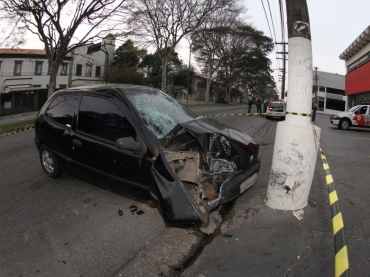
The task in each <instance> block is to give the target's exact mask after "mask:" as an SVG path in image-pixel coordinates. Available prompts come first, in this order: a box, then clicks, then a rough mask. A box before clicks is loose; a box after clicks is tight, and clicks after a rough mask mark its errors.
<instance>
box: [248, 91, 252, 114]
mask: <svg viewBox="0 0 370 277" xmlns="http://www.w3.org/2000/svg"><path fill="white" fill-rule="evenodd" d="M247 104H248V113H251V110H252V104H253V99H252V96H251V95H249V96H248V98H247Z"/></svg>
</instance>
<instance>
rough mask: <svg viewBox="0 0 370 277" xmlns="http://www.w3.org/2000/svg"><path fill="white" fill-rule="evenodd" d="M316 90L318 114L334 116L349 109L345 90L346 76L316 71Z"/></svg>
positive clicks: (314, 90)
mask: <svg viewBox="0 0 370 277" xmlns="http://www.w3.org/2000/svg"><path fill="white" fill-rule="evenodd" d="M313 79H314V88H313V92H314V95H315V94H316V93H317V95H316V100H317V103H318V112H322V113H325V114H333V113H335V112H338V111H345V110H346V109H347V96H346V95H345V90H344V87H345V85H344V75H340V74H336V73H329V72H322V71H316V70H315V71H314V72H313Z"/></svg>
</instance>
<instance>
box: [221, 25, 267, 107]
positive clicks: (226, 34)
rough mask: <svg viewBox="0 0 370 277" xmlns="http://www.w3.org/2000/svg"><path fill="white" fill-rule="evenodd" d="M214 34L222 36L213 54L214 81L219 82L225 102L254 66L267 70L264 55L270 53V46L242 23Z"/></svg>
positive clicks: (262, 37)
mask: <svg viewBox="0 0 370 277" xmlns="http://www.w3.org/2000/svg"><path fill="white" fill-rule="evenodd" d="M218 31H219V32H220V33H222V34H223V35H222V37H221V39H220V47H219V48H218V49H217V52H216V55H217V56H218V58H219V59H220V66H219V70H218V71H217V78H218V80H219V81H220V82H221V83H223V85H224V87H225V92H226V93H225V94H226V100H228V101H229V100H230V92H231V89H232V87H233V86H235V85H239V84H240V80H241V78H242V77H243V74H244V75H245V73H248V71H250V72H253V71H254V70H256V69H255V66H256V64H258V65H259V66H262V68H264V69H266V70H269V62H270V61H269V59H268V58H267V54H268V53H269V52H271V51H272V49H273V44H272V40H271V39H270V38H268V37H266V36H265V35H264V34H263V32H261V31H258V30H256V29H255V28H254V27H252V26H250V25H247V24H244V23H240V24H238V25H237V26H233V27H219V28H218Z"/></svg>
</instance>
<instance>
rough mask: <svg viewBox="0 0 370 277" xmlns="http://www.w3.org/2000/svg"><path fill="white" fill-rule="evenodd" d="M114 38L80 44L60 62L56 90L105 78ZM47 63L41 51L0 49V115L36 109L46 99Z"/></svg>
mask: <svg viewBox="0 0 370 277" xmlns="http://www.w3.org/2000/svg"><path fill="white" fill-rule="evenodd" d="M114 49H115V46H114V40H111V39H103V40H102V43H97V44H92V45H88V46H83V47H79V48H77V49H75V51H74V52H72V53H70V54H69V55H67V56H66V57H65V58H64V60H63V63H62V64H61V66H60V68H59V71H58V75H57V79H56V90H58V89H63V88H68V87H73V86H81V85H89V84H94V83H102V82H104V81H107V75H106V74H105V72H106V68H107V67H108V65H109V64H110V63H111V61H112V60H113V53H114ZM49 70H50V68H49V62H48V59H47V56H46V52H45V50H37V49H8V48H7V49H4V48H3V49H0V103H1V106H0V116H1V115H8V114H15V113H22V112H27V111H35V110H39V109H40V108H41V106H42V105H43V104H44V103H45V101H46V100H47V95H48V85H49V78H50V72H49Z"/></svg>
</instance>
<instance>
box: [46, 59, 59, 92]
mask: <svg viewBox="0 0 370 277" xmlns="http://www.w3.org/2000/svg"><path fill="white" fill-rule="evenodd" d="M57 74H58V67H56V68H55V66H54V65H52V66H51V67H50V79H49V88H48V98H50V97H51V96H52V95H53V94H54V92H55V88H56V83H57Z"/></svg>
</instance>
